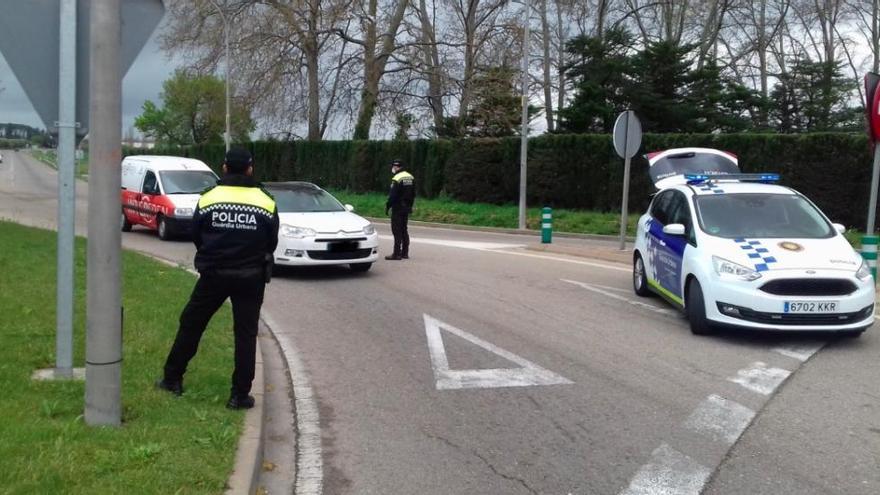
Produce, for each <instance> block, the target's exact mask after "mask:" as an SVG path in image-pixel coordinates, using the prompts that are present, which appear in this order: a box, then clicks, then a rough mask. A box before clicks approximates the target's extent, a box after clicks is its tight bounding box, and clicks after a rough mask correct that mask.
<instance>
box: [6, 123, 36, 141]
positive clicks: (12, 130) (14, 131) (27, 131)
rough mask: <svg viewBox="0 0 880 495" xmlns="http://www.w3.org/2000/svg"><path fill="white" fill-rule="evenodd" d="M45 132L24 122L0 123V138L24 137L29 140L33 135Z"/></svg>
mask: <svg viewBox="0 0 880 495" xmlns="http://www.w3.org/2000/svg"><path fill="white" fill-rule="evenodd" d="M44 135H46V132H45V131H43V130H40V129H37V128H34V127H31V126H28V125H24V124H12V123H7V124H0V139H24V140H26V141H30V139H31V138H32V137H34V136H44Z"/></svg>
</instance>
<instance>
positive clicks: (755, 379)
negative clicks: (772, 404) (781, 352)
mask: <svg viewBox="0 0 880 495" xmlns="http://www.w3.org/2000/svg"><path fill="white" fill-rule="evenodd" d="M790 374H791V372H790V371H788V370H784V369H782V368H770V367H768V366H767V364H765V363H762V362H760V361H758V362H755V363H752V366H751V367H750V368H746V369H743V370H739V371H737V372H736V376H735V377H732V378H728V379H727V380H728V381H731V382H733V383H738V384H739V385H742V386H743V387H745V388H747V389H749V390H751V391H753V392H757V393H759V394H763V395H770V394H771V393H772V392H773V391H774V390H776V387H778V386H779V384H781V383H782V382H784V381H785V379H786V378H788V375H790Z"/></svg>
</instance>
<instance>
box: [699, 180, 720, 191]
mask: <svg viewBox="0 0 880 495" xmlns="http://www.w3.org/2000/svg"><path fill="white" fill-rule="evenodd" d="M699 190H700V191H703V192H713V193H715V194H723V193H724V190H723V189H721V187H719V186H718V184H716V183H714V182H711V181H707V182H704V183H703V184H701V185H700V187H699Z"/></svg>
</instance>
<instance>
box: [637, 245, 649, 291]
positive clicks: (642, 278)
mask: <svg viewBox="0 0 880 495" xmlns="http://www.w3.org/2000/svg"><path fill="white" fill-rule="evenodd" d="M633 291H634V292H635V293H636V295H637V296H641V297H648V296H650V295H651V290H650V289H648V277H647V275H645V262H644V260H642V255H641V254H639V253H636V256H635V258H634V259H633Z"/></svg>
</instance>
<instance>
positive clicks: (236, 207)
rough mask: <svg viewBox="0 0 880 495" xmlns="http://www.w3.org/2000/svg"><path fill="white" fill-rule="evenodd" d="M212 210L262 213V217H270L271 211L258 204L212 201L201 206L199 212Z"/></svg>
mask: <svg viewBox="0 0 880 495" xmlns="http://www.w3.org/2000/svg"><path fill="white" fill-rule="evenodd" d="M214 210H223V211H229V212H235V213H250V214H253V215H263V216H264V217H269V218H272V212H271V211H268V210H265V209H263V208H260V207H259V206H253V205H240V204H236V203H214V204H212V205H211V206H208V207H207V208H202V209H200V210H199V211H200V212H201V213H210V212H212V211H214Z"/></svg>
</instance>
